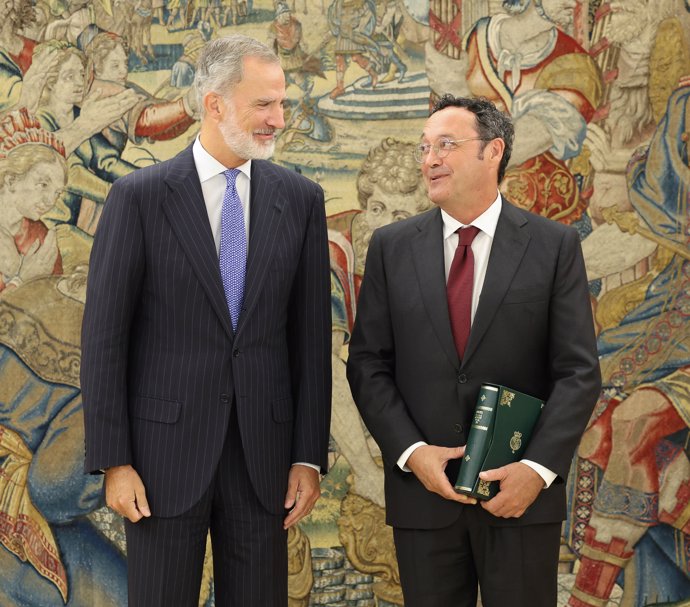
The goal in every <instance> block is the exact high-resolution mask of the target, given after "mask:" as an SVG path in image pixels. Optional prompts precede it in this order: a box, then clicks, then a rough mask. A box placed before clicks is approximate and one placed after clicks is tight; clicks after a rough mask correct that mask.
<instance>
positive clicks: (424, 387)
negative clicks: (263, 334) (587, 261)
mask: <svg viewBox="0 0 690 607" xmlns="http://www.w3.org/2000/svg"><path fill="white" fill-rule="evenodd" d="M512 142H513V126H512V124H511V122H510V119H509V118H508V117H507V116H506V115H504V114H503V113H501V112H499V111H498V110H497V109H496V107H495V106H494V105H493V104H492V103H491V102H490V101H487V100H485V99H463V98H459V99H455V98H453V97H451V96H445V97H443V98H441V99H440V100H439V102H438V103H437V104H436V105H435V107H434V109H433V111H432V114H431V116H430V117H429V119H428V120H427V123H426V126H425V128H424V131H423V134H422V138H421V142H420V144H419V145H418V146H417V148H416V150H415V157H416V159H417V161H418V162H420V163H421V164H422V173H423V176H424V180H425V183H426V187H427V191H428V194H429V197H430V199H431V200H432V202H434V203H435V204H436V205H437V206H438V207H439V208H437V209H433V210H431V211H429V212H427V213H424V214H421V215H418V216H415V217H412V218H410V219H408V220H405V221H401V222H398V223H395V224H392V225H389V226H385V227H383V228H381V229H379V230H377V231H376V232H375V233H374V235H373V237H372V239H371V242H370V245H369V252H368V256H367V263H366V270H365V274H364V280H363V283H362V287H361V290H360V296H359V301H358V311H357V319H356V322H355V327H354V330H353V335H352V339H351V342H350V354H349V360H348V379H349V381H350V386H351V388H352V392H353V396H354V398H355V402H356V403H357V406H358V407H359V409H360V412H361V414H362V417H363V419H364V421H365V423H366V424H367V426H368V428H369V430H370V431H371V433H372V435H373V436H374V438H375V439H376V440H377V442H378V444H379V446H380V447H381V451H382V453H383V457H384V462H385V474H386V504H387V522H388V523H389V524H390V525H392V526H393V528H394V536H395V545H396V552H397V557H398V563H399V566H400V579H401V584H402V588H403V594H404V598H405V605H406V607H418V606H419V607H421V606H423V607H475V605H476V602H477V587H478V585H479V586H480V587H481V594H482V601H483V604H484V607H504V606H505V605H511V606H513V607H554V605H556V601H557V584H556V579H557V563H558V553H559V546H560V528H561V521H562V520H563V519H564V518H565V490H564V480H565V478H566V477H567V474H568V469H569V467H570V461H571V459H572V455H573V452H574V450H575V447H576V445H577V443H578V441H579V439H580V436H581V434H582V432H583V430H584V428H585V425H586V423H587V420H588V419H589V416H590V413H591V411H592V408H593V406H594V403H595V402H596V399H597V395H598V393H599V388H600V381H601V380H600V373H599V366H598V360H597V351H596V343H595V338H594V327H593V322H592V314H591V310H590V305H589V293H588V288H587V277H586V274H585V267H584V263H583V259H582V252H581V249H580V242H579V238H578V235H577V233H576V232H575V230H573V229H572V228H569V227H566V226H563V225H561V224H558V223H556V222H553V221H550V220H547V219H544V218H542V217H539V216H536V215H533V214H531V213H529V212H526V211H524V210H522V209H518V208H517V207H515V206H513V205H511V204H510V203H509V202H508V201H507V200H505V199H503V198H502V196H501V195H500V194H499V192H498V184H499V183H500V182H501V179H502V178H503V175H504V172H505V168H506V165H507V164H508V161H509V159H510V153H511V146H512ZM484 382H491V383H497V384H503V385H506V386H510V387H511V388H514V389H516V390H519V391H521V392H525V393H527V394H531V395H533V396H536V397H538V398H541V399H543V400H544V401H545V403H546V404H545V406H544V409H543V411H542V414H541V417H540V420H539V422H538V425H537V427H536V428H535V431H534V434H533V436H532V440H531V441H530V444H529V446H528V447H527V451H526V452H525V455H524V459H523V460H522V461H520V462H516V463H513V464H510V465H507V466H504V467H502V468H499V469H496V470H492V471H488V472H485V473H482V476H481V478H482V479H483V480H486V481H492V480H493V481H500V492H499V493H498V495H497V496H496V497H494V498H493V499H491V500H489V501H486V502H482V503H481V504H478V503H476V501H475V500H474V499H472V498H469V497H467V496H464V495H460V494H457V493H456V492H455V491H454V488H453V483H454V481H455V479H456V477H457V473H458V468H459V465H460V458H461V457H462V456H463V454H464V445H465V443H466V441H467V433H468V430H469V427H470V423H471V421H470V420H471V417H472V414H473V411H474V405H475V401H476V398H477V394H478V391H479V387H480V385H481V384H482V383H484Z"/></svg>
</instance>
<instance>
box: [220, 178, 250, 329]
mask: <svg viewBox="0 0 690 607" xmlns="http://www.w3.org/2000/svg"><path fill="white" fill-rule="evenodd" d="M239 172H240V171H239V170H238V169H228V170H227V171H223V175H225V180H226V182H227V184H226V187H225V194H224V195H223V208H222V210H221V215H220V276H221V278H222V279H223V290H224V291H225V301H226V302H227V304H228V310H230V320H231V322H232V328H233V329H234V330H237V321H238V320H239V317H240V310H241V309H242V300H243V298H244V276H245V273H246V270H247V232H246V230H245V227H244V210H243V209H242V202H241V201H240V197H239V195H238V194H237V188H236V187H235V182H236V180H237V175H238V174H239Z"/></svg>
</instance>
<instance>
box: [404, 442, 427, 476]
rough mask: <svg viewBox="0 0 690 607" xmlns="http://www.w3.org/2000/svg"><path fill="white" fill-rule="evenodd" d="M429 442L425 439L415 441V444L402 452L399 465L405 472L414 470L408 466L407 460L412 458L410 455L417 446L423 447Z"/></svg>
mask: <svg viewBox="0 0 690 607" xmlns="http://www.w3.org/2000/svg"><path fill="white" fill-rule="evenodd" d="M426 444H427V443H425V442H424V441H419V442H418V443H415V444H414V445H410V446H409V447H408V448H407V449H405V451H403V452H402V455H401V456H400V457H399V458H398V466H399V467H400V469H401V470H402V471H403V472H412V470H410V469H409V468H408V467H407V465H406V464H407V460H408V459H410V455H412V452H413V451H414V450H415V449H416V448H417V447H423V446H425V445H426Z"/></svg>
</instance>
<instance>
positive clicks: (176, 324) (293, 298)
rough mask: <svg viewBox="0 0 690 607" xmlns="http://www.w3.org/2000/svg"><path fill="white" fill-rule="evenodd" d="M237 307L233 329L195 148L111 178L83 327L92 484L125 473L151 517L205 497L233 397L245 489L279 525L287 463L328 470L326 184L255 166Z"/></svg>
mask: <svg viewBox="0 0 690 607" xmlns="http://www.w3.org/2000/svg"><path fill="white" fill-rule="evenodd" d="M251 188H252V190H251V223H250V235H249V252H248V262H247V277H246V283H245V296H244V307H243V311H242V314H241V316H240V319H239V324H238V327H237V331H236V333H235V332H233V329H232V325H231V323H230V315H229V313H228V309H227V306H226V303H225V297H224V293H223V286H222V282H221V278H220V271H219V265H218V256H217V253H216V250H215V247H214V242H213V237H212V234H211V229H210V226H209V222H208V216H207V214H206V208H205V205H204V202H203V197H202V193H201V186H200V183H199V178H198V176H197V173H196V169H195V165H194V160H193V156H192V151H191V147H190V148H187V149H186V150H184V151H183V152H181V153H180V154H179V155H178V156H176V157H175V158H173V159H172V160H169V161H167V162H163V163H161V164H159V165H156V166H154V167H149V168H145V169H140V170H138V171H136V172H134V173H132V174H131V175H128V176H127V177H125V178H122V179H120V180H118V181H117V182H116V183H115V184H114V186H113V188H112V190H111V192H110V195H109V197H108V200H107V202H106V205H105V209H104V212H103V215H102V218H101V221H100V224H99V228H98V231H97V234H96V237H95V241H94V246H93V250H92V253H91V263H90V270H89V281H88V287H87V301H86V308H85V313H84V324H83V329H82V369H81V383H82V392H83V398H84V418H85V430H86V462H85V469H86V471H87V472H93V471H96V470H98V469H100V468H106V467H110V466H116V465H122V464H132V465H133V466H134V468H135V469H136V470H137V471H138V472H139V474H140V475H141V477H142V479H143V481H144V484H145V487H146V491H147V497H148V500H149V505H150V507H151V510H152V512H153V514H154V516H160V517H171V516H177V515H179V514H181V513H183V512H186V511H188V510H189V509H190V508H191V507H192V506H193V505H194V504H196V503H197V502H198V501H199V500H200V498H201V496H202V495H203V494H204V492H205V491H206V490H207V488H208V487H209V485H210V483H211V480H212V478H213V475H214V473H215V470H216V467H217V463H218V461H219V458H220V455H221V452H222V450H223V445H224V440H225V434H226V430H227V427H228V419H229V415H230V410H231V407H232V403H233V400H234V402H235V403H236V409H237V418H238V423H239V430H240V434H241V439H242V445H243V447H244V449H243V450H244V454H245V456H246V460H247V469H248V472H249V478H250V479H251V482H252V485H253V488H254V491H255V493H256V495H257V497H258V499H259V501H260V502H261V504H262V505H263V506H264V507H265V508H266V509H267V510H268V511H269V512H271V513H274V514H281V515H282V514H283V500H284V497H285V491H286V487H287V475H288V470H289V466H290V464H291V463H292V462H297V461H300V462H309V463H314V464H318V465H320V466H321V468H322V469H323V470H324V471H325V470H326V466H327V448H328V429H329V423H330V395H331V371H330V347H331V345H330V340H331V335H330V282H329V264H328V245H327V238H326V223H325V208H324V200H323V191H322V190H321V188H320V187H319V186H318V185H316V184H314V183H312V182H311V181H309V180H308V179H305V178H304V177H302V176H300V175H298V174H296V173H294V172H292V171H288V170H285V169H282V168H280V167H278V166H276V165H274V164H272V163H270V162H267V161H254V162H252V178H251Z"/></svg>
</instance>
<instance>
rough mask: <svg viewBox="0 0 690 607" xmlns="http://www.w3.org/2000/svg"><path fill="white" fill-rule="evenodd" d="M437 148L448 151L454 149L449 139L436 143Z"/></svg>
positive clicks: (452, 142) (453, 142) (453, 144)
mask: <svg viewBox="0 0 690 607" xmlns="http://www.w3.org/2000/svg"><path fill="white" fill-rule="evenodd" d="M438 147H439V148H441V149H442V150H446V151H450V150H452V149H453V148H454V147H455V141H451V140H450V139H441V141H439V142H438Z"/></svg>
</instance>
